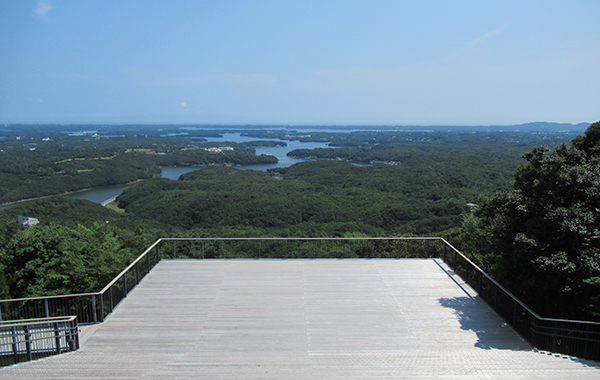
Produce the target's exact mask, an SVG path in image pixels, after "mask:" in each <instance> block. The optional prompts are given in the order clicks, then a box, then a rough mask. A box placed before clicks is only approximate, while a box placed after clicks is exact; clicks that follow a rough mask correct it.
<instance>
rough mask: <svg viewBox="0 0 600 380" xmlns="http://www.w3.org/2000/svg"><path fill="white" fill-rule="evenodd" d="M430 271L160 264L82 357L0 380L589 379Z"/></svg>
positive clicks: (424, 265)
mask: <svg viewBox="0 0 600 380" xmlns="http://www.w3.org/2000/svg"><path fill="white" fill-rule="evenodd" d="M475 295H476V294H475V292H474V291H473V290H472V289H470V288H469V287H468V286H466V285H464V284H461V283H460V278H457V277H453V276H452V275H451V271H449V270H448V268H447V267H446V266H445V265H444V264H443V262H442V261H441V260H429V259H404V260H379V259H378V260H164V261H162V262H161V263H160V264H159V265H158V266H157V267H155V268H154V269H153V270H152V272H151V273H150V274H149V275H148V276H146V278H144V280H143V281H142V282H141V284H140V285H139V286H138V287H136V288H135V289H134V290H133V291H132V293H130V295H129V296H128V297H127V299H126V300H124V301H123V302H122V303H121V304H120V305H119V306H118V307H117V309H116V310H115V312H114V313H113V314H112V315H111V316H109V318H108V319H107V320H106V321H105V322H104V323H102V324H101V325H99V326H98V327H97V329H96V331H95V332H93V334H91V336H89V337H87V340H86V342H85V344H84V345H83V347H82V348H81V349H80V350H79V351H77V352H74V353H69V354H63V355H59V356H55V357H51V358H46V359H42V360H39V361H35V362H30V363H23V364H19V365H16V366H12V367H7V368H3V369H0V378H2V379H30V378H59V379H91V378H93V379H172V378H177V379H203V378H206V379H430V378H445V379H503V380H506V379H561V380H562V379H570V380H576V379H600V369H599V367H598V365H599V364H598V363H597V362H592V361H585V360H579V359H576V358H569V357H564V356H560V355H549V354H547V353H541V352H537V351H535V350H532V349H531V347H530V346H529V345H528V344H527V343H526V342H524V341H523V340H522V339H521V338H520V337H519V336H518V334H516V333H515V332H514V331H513V330H512V329H511V328H510V327H508V326H506V324H505V323H504V322H503V320H502V319H501V318H500V317H499V316H498V315H496V314H495V313H494V312H493V311H492V310H491V309H490V308H489V307H488V306H487V305H486V304H485V303H484V302H483V301H481V300H479V299H477V298H476V297H475Z"/></svg>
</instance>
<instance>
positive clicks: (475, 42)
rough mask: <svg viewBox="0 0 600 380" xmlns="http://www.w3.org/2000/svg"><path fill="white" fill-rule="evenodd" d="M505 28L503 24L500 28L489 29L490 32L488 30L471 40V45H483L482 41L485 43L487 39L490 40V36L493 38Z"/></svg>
mask: <svg viewBox="0 0 600 380" xmlns="http://www.w3.org/2000/svg"><path fill="white" fill-rule="evenodd" d="M503 29H504V26H501V27H500V28H498V29H495V30H492V31H489V32H487V33H485V34H482V35H481V36H479V37H478V38H476V39H474V40H473V41H471V46H477V45H481V44H482V43H484V42H485V41H487V40H489V39H490V38H492V37H494V36H497V35H498V34H500V32H502V30H503Z"/></svg>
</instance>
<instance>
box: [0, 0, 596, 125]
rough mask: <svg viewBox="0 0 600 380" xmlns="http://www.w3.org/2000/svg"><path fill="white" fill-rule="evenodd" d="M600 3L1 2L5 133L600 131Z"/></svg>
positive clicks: (0, 91)
mask: <svg viewBox="0 0 600 380" xmlns="http://www.w3.org/2000/svg"><path fill="white" fill-rule="evenodd" d="M599 16H600V1H598V0H573V1H566V0H563V1H553V0H542V1H536V0H503V1H486V0H473V1H467V0H452V1H442V0H439V1H435V0H419V1H417V0H414V1H409V0H406V1H403V0H394V1H385V0H375V1H373V0H368V1H367V0H365V1H355V0H340V1H333V0H332V1H330V0H318V1H312V0H301V1H295V0H294V1H293V0H273V1H271V0H252V1H250V0H246V1H233V0H219V1H215V0H207V1H204V0H193V1H192V0H169V1H155V0H128V1H122V0H85V1H82V0H20V1H14V0H0V123H61V124H76V123H85V124H99V123H118V124H133V123H169V124H253V125H260V124H263V125H277V124H291V125H511V124H521V123H527V122H535V121H548V122H560V123H579V122H595V121H598V120H600V106H599V105H600V22H598V17H599Z"/></svg>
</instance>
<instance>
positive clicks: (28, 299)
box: [0, 292, 100, 303]
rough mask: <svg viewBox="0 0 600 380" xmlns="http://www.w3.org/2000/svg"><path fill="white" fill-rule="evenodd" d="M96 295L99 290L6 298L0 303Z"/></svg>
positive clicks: (98, 293)
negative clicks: (94, 291) (95, 291)
mask: <svg viewBox="0 0 600 380" xmlns="http://www.w3.org/2000/svg"><path fill="white" fill-rule="evenodd" d="M97 295H100V292H97V293H75V294H62V295H57V296H42V297H29V298H8V299H3V300H0V303H1V302H20V301H37V300H48V299H55V298H70V297H85V296H97Z"/></svg>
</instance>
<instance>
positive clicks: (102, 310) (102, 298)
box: [99, 293, 104, 322]
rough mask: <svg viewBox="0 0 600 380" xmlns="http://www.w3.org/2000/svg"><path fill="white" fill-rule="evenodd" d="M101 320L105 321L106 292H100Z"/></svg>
mask: <svg viewBox="0 0 600 380" xmlns="http://www.w3.org/2000/svg"><path fill="white" fill-rule="evenodd" d="M99 298H100V322H104V293H100V297H99Z"/></svg>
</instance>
